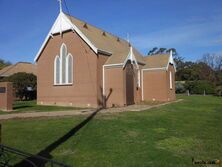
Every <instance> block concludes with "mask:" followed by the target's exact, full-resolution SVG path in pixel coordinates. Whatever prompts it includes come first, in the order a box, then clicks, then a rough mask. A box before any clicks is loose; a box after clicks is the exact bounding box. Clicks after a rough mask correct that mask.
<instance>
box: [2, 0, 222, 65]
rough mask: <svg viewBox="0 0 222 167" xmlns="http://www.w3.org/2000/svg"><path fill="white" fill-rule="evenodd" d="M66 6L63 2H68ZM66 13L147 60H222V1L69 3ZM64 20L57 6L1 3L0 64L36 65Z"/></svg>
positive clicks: (22, 0)
mask: <svg viewBox="0 0 222 167" xmlns="http://www.w3.org/2000/svg"><path fill="white" fill-rule="evenodd" d="M63 1H64V0H63ZM65 1H66V4H67V7H68V10H67V8H66V7H65V5H64V2H63V10H64V12H66V13H68V12H69V13H70V14H71V15H73V16H75V17H77V18H80V19H81V20H84V21H86V22H88V23H90V24H92V25H95V26H97V27H99V28H102V29H104V30H106V31H108V32H111V33H112V34H115V35H117V36H120V37H122V38H124V39H127V33H128V34H129V35H130V41H131V43H132V44H133V45H134V46H135V47H136V48H137V49H138V50H139V51H140V52H141V53H142V54H144V55H146V54H147V53H148V51H149V50H151V49H152V48H153V47H165V48H176V49H177V51H178V53H179V54H180V56H182V57H184V58H185V60H187V61H189V60H191V61H196V60H199V59H200V58H201V57H202V55H203V54H205V53H215V54H222V10H221V7H222V0H109V1H108V0H65ZM58 14H59V3H58V1H57V0H0V16H1V17H0V19H1V21H0V58H1V59H4V60H6V61H10V62H12V63H16V62H20V61H23V62H24V61H25V62H33V61H34V58H35V56H36V54H37V52H38V50H39V48H40V47H41V45H42V43H43V41H44V39H45V37H46V35H47V34H48V32H49V30H50V28H51V26H52V24H53V23H54V21H55V19H56V18H57V16H58Z"/></svg>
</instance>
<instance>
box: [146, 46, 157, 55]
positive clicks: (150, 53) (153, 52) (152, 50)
mask: <svg viewBox="0 0 222 167" xmlns="http://www.w3.org/2000/svg"><path fill="white" fill-rule="evenodd" d="M157 49H158V48H157V47H154V48H153V49H151V50H150V51H149V52H148V54H147V55H153V54H155V52H156V50H157Z"/></svg>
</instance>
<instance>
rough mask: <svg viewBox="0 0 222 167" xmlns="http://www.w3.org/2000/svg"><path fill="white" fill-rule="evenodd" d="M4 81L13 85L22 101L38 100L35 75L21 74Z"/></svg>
mask: <svg viewBox="0 0 222 167" xmlns="http://www.w3.org/2000/svg"><path fill="white" fill-rule="evenodd" d="M3 81H8V82H12V83H13V87H14V89H15V94H16V97H18V98H19V99H20V100H24V99H25V100H33V99H36V89H37V77H36V76H35V75H34V74H28V73H24V72H20V73H16V74H13V75H11V76H9V77H7V78H4V79H3Z"/></svg>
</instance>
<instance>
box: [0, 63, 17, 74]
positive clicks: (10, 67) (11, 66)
mask: <svg viewBox="0 0 222 167" xmlns="http://www.w3.org/2000/svg"><path fill="white" fill-rule="evenodd" d="M16 65H17V63H16V64H12V65H9V66H6V67H8V69H7V70H6V71H3V73H1V75H2V74H4V73H6V72H8V71H9V70H11V69H12V68H14V67H15V66H16ZM6 67H4V68H6ZM4 68H3V69H4ZM3 69H2V70H3Z"/></svg>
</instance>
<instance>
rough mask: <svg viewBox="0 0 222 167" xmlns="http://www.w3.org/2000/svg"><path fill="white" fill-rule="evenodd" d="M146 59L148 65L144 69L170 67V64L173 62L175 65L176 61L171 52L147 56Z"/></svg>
mask: <svg viewBox="0 0 222 167" xmlns="http://www.w3.org/2000/svg"><path fill="white" fill-rule="evenodd" d="M144 59H145V61H146V65H145V66H144V67H143V69H168V65H169V64H173V65H174V67H175V63H174V61H173V58H172V55H171V54H170V53H169V54H158V55H152V56H146V57H144Z"/></svg>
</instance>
